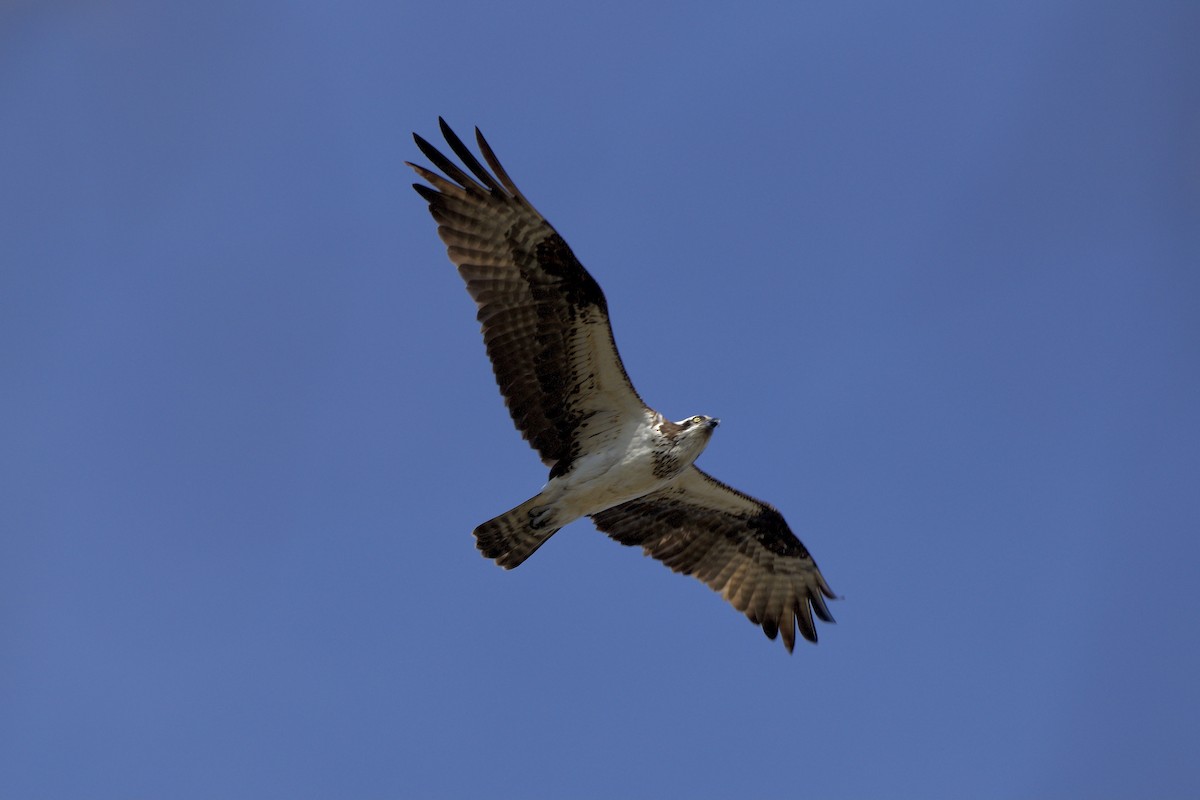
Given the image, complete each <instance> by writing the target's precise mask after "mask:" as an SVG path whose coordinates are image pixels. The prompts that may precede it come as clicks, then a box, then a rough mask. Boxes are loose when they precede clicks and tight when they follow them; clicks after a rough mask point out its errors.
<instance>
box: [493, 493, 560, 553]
mask: <svg viewBox="0 0 1200 800" xmlns="http://www.w3.org/2000/svg"><path fill="white" fill-rule="evenodd" d="M540 502H543V501H542V500H541V497H540V495H539V496H538V497H531V498H530V499H528V500H526V501H525V502H524V503H521V505H519V506H517V507H516V508H514V509H512V510H511V511H506V512H505V513H503V514H501V515H500V516H498V517H496V518H495V519H489V520H488V521H487V522H485V523H483V524H482V525H480V526H479V527H478V528H476V529H475V546H476V547H478V548H479V551H480V552H481V553H483V554H484V555H485V556H487V557H488V558H492V559H495V561H496V563H497V564H499V565H500V566H502V567H504V568H505V569H512V568H514V567H519V566H520V565H521V564H522V563H523V562H524V561H525V559H527V558H529V557H530V556H531V555H533V553H534V551H535V550H537V549H538V548H539V547H541V546H542V545H543V544H545V543H546V540H547V539H549V538H550V537H551V536H553V535H554V534H556V533H558V530H559V529H558V528H555V527H551V525H549V524H547V525H543V526H542V527H537V528H535V527H534V516H533V515H532V512H533V510H534V509H535V508H537V507H538V504H539V503H540Z"/></svg>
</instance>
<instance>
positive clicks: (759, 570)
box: [406, 118, 835, 652]
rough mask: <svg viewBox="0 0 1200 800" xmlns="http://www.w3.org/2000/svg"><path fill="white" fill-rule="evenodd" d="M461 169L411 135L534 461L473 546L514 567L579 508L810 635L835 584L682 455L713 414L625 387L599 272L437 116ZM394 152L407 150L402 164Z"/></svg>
mask: <svg viewBox="0 0 1200 800" xmlns="http://www.w3.org/2000/svg"><path fill="white" fill-rule="evenodd" d="M438 122H439V123H440V125H441V130H442V135H443V136H445V138H446V142H447V143H448V144H449V145H450V149H451V150H453V151H454V153H455V154H456V155H457V156H458V157H459V159H461V161H462V163H463V164H464V165H465V166H466V168H467V169H468V170H470V172H471V174H470V175H468V174H467V173H466V172H464V171H463V170H462V169H461V168H460V167H459V166H458V165H456V164H455V163H454V162H453V161H451V160H450V159H449V158H447V157H446V156H444V155H443V154H442V153H440V152H439V151H438V150H437V149H436V148H435V147H433V145H431V144H429V142H427V141H425V140H424V139H422V138H421V137H420V136H418V135H416V134H415V133H414V134H413V138H414V139H415V140H416V143H417V146H418V147H419V148H420V149H421V152H422V153H424V154H425V156H426V157H427V158H428V159H429V160H430V161H432V162H433V164H434V166H436V167H437V168H438V169H440V170H441V171H442V172H443V173H444V175H445V177H443V176H442V175H439V174H437V173H436V172H433V171H431V170H429V169H426V168H424V167H421V166H418V165H416V164H411V163H409V164H408V166H410V167H412V168H413V169H414V170H416V172H417V174H418V175H420V176H421V178H423V179H424V180H426V181H428V182H429V184H431V186H432V188H430V186H424V185H422V184H413V188H414V189H416V190H417V192H418V193H419V194H420V195H421V197H423V198H425V200H427V201H429V212H430V213H431V214H432V215H433V218H434V220H435V221H436V222H437V223H438V235H439V236H440V237H441V239H442V241H443V242H445V244H446V247H447V250H448V252H449V255H450V260H451V261H452V262H453V263H454V264H455V265H456V266H457V267H458V272H459V274H460V275H461V276H462V278H463V280H464V281H466V284H467V291H468V292H469V293H470V294H471V297H472V298H474V300H475V304H476V305H477V306H478V307H479V313H478V319H479V322H480V324H481V326H482V329H483V339H484V342H485V344H486V346H487V352H488V356H489V357H490V358H491V361H492V369H493V371H494V372H495V375H496V382H497V383H498V384H499V385H500V392H501V394H502V395H503V396H504V401H505V404H506V405H507V406H508V411H509V413H510V414H511V415H512V419H513V422H514V423H516V426H517V429H518V430H519V431H520V432H521V435H522V436H524V437H525V439H526V440H527V441H528V442H529V443H530V444H531V445H532V446H533V448H534V449H535V450H537V452H538V454H539V455H540V456H541V458H542V462H543V463H544V464H545V465H546V466H548V467H549V468H550V478H549V481H548V482H547V483H546V485H545V487H544V488H543V489H542V491H540V492H539V493H538V494H537V495H536V496H534V497H532V498H530V499H529V500H526V501H525V502H524V503H521V505H519V506H517V507H516V508H514V509H512V510H511V511H508V512H506V513H504V514H501V515H500V516H498V517H496V518H495V519H492V520H489V521H487V522H485V523H483V524H482V525H480V526H479V527H478V528H476V529H475V539H476V544H477V546H478V547H479V550H480V551H481V552H482V553H483V555H485V556H486V557H488V558H491V559H495V561H496V563H497V564H499V565H500V566H501V567H504V568H505V569H512V568H513V567H516V566H519V565H520V564H521V563H523V562H524V561H525V559H527V558H529V556H530V555H532V554H533V552H534V551H535V550H537V549H538V548H539V547H541V546H542V545H543V544H545V542H546V540H547V539H549V538H550V537H551V536H553V535H554V534H555V533H556V532H557V531H558V530H559V529H560V528H562V527H563V526H564V525H567V524H568V523H570V522H573V521H574V520H577V519H579V518H580V517H591V518H592V521H593V522H594V523H595V524H596V527H597V528H599V529H600V530H601V531H603V532H604V533H607V534H608V535H609V536H611V537H612V538H613V539H616V540H617V541H618V542H620V543H621V544H624V545H631V546H639V547H641V548H643V549H644V550H645V552H646V553H647V554H648V555H651V556H653V557H654V558H656V559H658V560H660V561H662V562H663V563H664V564H666V565H667V566H668V567H670V568H671V569H673V570H674V571H676V572H681V573H683V574H685V575H694V576H695V577H697V578H699V579H700V580H702V581H704V582H705V583H706V584H708V585H709V586H710V587H712V588H713V589H715V590H716V591H717V592H719V593H720V594H721V596H722V597H724V598H725V599H726V600H728V601H729V602H730V603H732V604H733V606H734V607H735V608H737V609H738V610H739V611H741V612H742V613H744V614H745V615H746V616H747V617H749V618H750V620H751V621H752V622H754V623H755V624H757V625H761V626H762V629H763V631H764V632H765V633H766V635H767V636H768V637H769V638H771V639H774V638H775V637H776V635H778V634H779V633H782V634H783V643H784V645H786V647H787V649H788V651H789V652H791V651H792V649H793V647H795V644H796V627H797V626H798V627H799V629H800V634H801V635H802V636H804V638H805V639H808V640H809V641H813V642H815V641H816V640H817V630H816V626H815V625H814V624H813V618H812V614H813V612H816V615H817V616H818V617H820V618H821V619H822V620H824V621H825V622H833V616H832V615H831V614H830V613H829V609H828V608H827V607H826V605H825V600H824V598H823V597H822V595H823V596H824V597H828V598H830V599H833V598H834V597H835V595H834V594H833V591H832V590H831V589H830V588H829V585H828V584H827V583H826V582H825V578H824V577H822V575H821V572H820V570H818V569H817V565H816V563H815V562H814V561H813V559H812V556H810V555H809V553H808V550H807V549H805V547H804V545H803V544H801V542H800V540H799V539H797V538H796V536H795V534H793V533H792V531H791V529H790V528H788V525H787V523H786V522H784V519H783V516H782V515H781V514H780V513H779V511H777V510H776V509H775V508H774V507H772V506H770V505H768V504H766V503H763V502H761V501H759V500H756V499H754V498H753V497H750V496H749V495H746V494H743V493H742V492H739V491H737V490H736V489H733V488H731V487H729V486H726V485H725V484H724V483H721V482H720V481H718V480H716V479H715V478H712V477H711V476H709V475H707V474H706V473H704V472H702V471H701V470H699V469H697V468H696V466H695V465H694V463H693V462H695V460H696V457H697V456H699V455H700V453H701V451H702V450H704V447H705V446H706V445H707V444H708V441H709V439H710V438H711V437H712V433H713V430H714V429H716V427H717V423H718V420H717V419H714V418H713V417H709V416H704V415H696V416H693V417H688V418H687V419H684V420H681V421H679V422H672V421H670V420H667V419H666V418H664V417H663V415H662V414H660V413H658V412H657V411H655V410H654V409H652V408H650V407H649V406H647V405H646V404H645V403H644V402H643V401H642V398H641V397H640V396H639V395H638V393H637V391H635V390H634V388H633V384H632V383H630V381H629V376H628V375H626V373H625V368H624V366H623V365H622V364H621V358H620V356H619V355H618V354H617V347H616V343H615V342H614V340H613V334H612V328H611V327H610V326H609V322H608V304H607V302H606V301H605V299H604V293H603V292H602V291H601V290H600V286H599V284H597V283H596V281H595V279H593V278H592V276H591V275H589V274H588V272H587V270H585V269H584V268H583V265H582V264H580V263H579V261H578V260H576V258H575V256H574V254H572V252H571V248H570V247H568V246H567V243H566V242H565V241H564V240H563V238H562V237H561V236H559V234H558V233H557V232H556V231H555V230H554V228H552V227H551V226H550V223H549V222H547V221H546V219H545V218H544V217H543V216H542V215H541V214H539V213H538V212H537V210H536V209H534V207H533V206H532V205H531V204H530V203H529V201H528V200H526V199H525V196H524V195H523V194H522V193H521V190H520V189H518V188H517V187H516V185H515V184H514V183H513V182H512V179H511V178H509V177H508V173H507V172H505V170H504V168H503V167H502V166H500V162H499V161H498V160H497V159H496V156H495V154H494V153H493V152H492V148H491V147H489V146H488V143H487V141H486V140H484V138H483V135H482V134H481V133H480V132H479V129H478V128H476V129H475V139H476V141H477V142H478V143H479V149H480V152H481V153H482V154H483V158H484V160H485V161H486V162H487V165H488V167H490V168H491V170H490V171H489V170H488V169H486V168H485V167H484V166H483V165H482V164H480V163H479V161H478V159H476V157H475V156H474V155H473V154H472V153H471V151H470V149H469V148H467V146H466V145H464V144H463V142H462V140H461V139H459V138H458V136H457V135H456V134H455V133H454V131H452V130H451V129H450V127H449V126H448V125H447V124H446V122H445V120H442V119H440V118H439V120H438ZM406 163H408V162H406Z"/></svg>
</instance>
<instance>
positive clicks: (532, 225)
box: [409, 120, 644, 474]
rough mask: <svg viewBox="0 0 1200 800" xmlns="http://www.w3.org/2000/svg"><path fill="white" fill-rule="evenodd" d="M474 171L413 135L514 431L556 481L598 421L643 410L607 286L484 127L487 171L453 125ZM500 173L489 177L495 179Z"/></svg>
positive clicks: (452, 137) (426, 189) (429, 196)
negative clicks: (533, 201) (582, 429)
mask: <svg viewBox="0 0 1200 800" xmlns="http://www.w3.org/2000/svg"><path fill="white" fill-rule="evenodd" d="M439 123H440V125H441V130H442V134H443V135H444V136H445V138H446V142H447V143H448V144H449V145H450V148H451V150H453V151H454V153H455V155H457V156H458V157H459V159H460V160H461V161H462V163H463V164H464V165H465V166H466V168H467V170H468V171H469V173H470V174H468V172H467V171H464V170H463V169H462V168H460V167H459V166H458V165H457V164H455V163H454V162H453V161H451V160H450V159H449V158H447V157H446V156H445V155H443V154H442V153H441V152H439V151H438V149H437V148H435V147H434V146H433V145H431V144H429V142H427V141H425V140H424V139H422V138H421V137H420V136H417V135H416V134H414V135H413V138H414V140H415V141H416V143H417V146H418V147H419V148H420V149H421V152H422V153H424V154H425V156H426V157H427V158H428V159H429V160H430V161H431V162H433V164H434V166H436V167H437V168H438V169H439V170H441V172H442V173H443V175H444V177H443V175H439V174H437V173H436V172H433V171H431V170H428V169H426V168H424V167H421V166H418V165H415V164H409V166H411V167H412V168H413V169H414V170H416V172H417V174H418V175H420V176H421V178H423V179H424V180H426V181H427V182H428V183H429V184H430V186H424V185H421V184H414V186H413V188H415V189H416V190H417V192H418V193H419V194H420V195H421V196H422V197H423V198H425V200H426V201H428V203H429V212H430V214H431V215H432V216H433V218H434V220H436V221H437V223H438V235H439V236H440V237H441V238H442V241H443V242H445V243H446V249H447V252H448V253H449V256H450V260H451V261H452V262H453V263H454V264H455V265H456V266H457V267H458V272H459V274H460V275H461V276H462V278H463V280H464V281H465V282H466V284H467V291H468V292H469V293H470V295H471V297H472V298H473V299H474V300H475V303H476V305H477V306H478V309H479V312H478V319H479V323H480V327H481V328H482V332H483V339H484V343H485V345H486V346H487V352H488V357H489V358H490V359H491V362H492V370H493V372H494V373H495V376H496V383H497V385H499V387H500V392H501V394H502V395H503V396H504V400H505V404H506V405H507V406H508V410H509V413H510V414H511V416H512V419H513V422H514V423H515V424H516V426H517V429H518V430H519V431H520V432H521V434H522V435H523V436H524V437H525V438H526V439H527V440H528V441H529V442H530V444H532V445H533V447H534V448H535V449H536V450H537V451H538V453H539V454H540V455H541V457H542V461H543V462H544V463H545V464H547V465H548V466H550V467H551V468H552V470H554V472H556V473H557V474H562V473H563V472H565V471H566V470H567V469H568V468H569V466H570V462H571V460H572V458H573V457H574V456H575V455H577V448H578V442H577V441H576V440H575V431H576V430H577V428H578V426H579V424H580V422H581V421H582V420H583V419H585V418H587V417H588V415H589V414H591V413H593V412H596V411H600V410H608V411H619V412H633V413H636V412H640V411H641V410H642V409H643V408H644V404H643V403H642V402H641V399H640V398H638V396H637V393H636V392H635V391H634V389H633V386H632V384H631V383H630V382H629V378H628V376H627V375H626V374H625V370H624V367H623V366H622V365H621V359H620V356H619V355H618V354H617V349H616V344H615V343H614V341H613V338H612V330H611V328H610V327H609V323H608V304H607V302H606V301H605V299H604V293H603V291H601V289H600V285H599V284H598V283H596V281H595V279H593V278H592V276H591V275H590V274H588V271H587V270H586V269H584V267H583V265H582V264H580V263H579V260H578V259H577V258H576V257H575V254H574V253H572V252H571V248H570V247H569V246H568V245H567V243H566V241H564V240H563V238H562V237H561V236H559V235H558V233H557V232H556V231H555V230H554V228H552V227H551V226H550V223H548V222H547V221H546V220H545V218H544V217H542V215H541V214H539V213H538V212H537V210H536V209H534V207H533V206H532V205H530V203H529V201H528V200H526V199H525V196H524V195H523V194H522V193H521V192H520V190H519V189H517V187H516V185H515V184H514V183H513V182H512V179H511V178H509V176H508V173H507V172H506V171H505V170H504V168H503V167H502V166H501V165H500V162H499V161H498V160H497V159H496V156H495V154H494V153H493V152H492V149H491V147H489V146H488V144H487V142H486V141H485V140H484V138H483V135H482V134H480V133H479V131H478V129H476V131H475V135H476V141H477V142H478V145H479V149H480V152H481V153H482V154H483V158H484V161H486V162H487V167H485V166H484V165H483V164H481V163H480V162H479V160H478V159H477V158H476V157H475V156H474V154H472V153H471V151H470V150H469V149H468V148H467V146H466V145H465V144H463V142H462V140H461V139H459V138H458V136H457V135H456V134H455V133H454V131H452V130H451V129H450V127H449V126H448V125H447V124H446V123H445V121H444V120H439ZM488 168H490V171H489V169H488Z"/></svg>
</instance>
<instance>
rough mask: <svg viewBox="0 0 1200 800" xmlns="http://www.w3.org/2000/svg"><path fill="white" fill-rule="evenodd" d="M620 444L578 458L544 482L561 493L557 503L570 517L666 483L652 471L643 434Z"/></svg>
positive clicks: (653, 461)
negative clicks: (559, 475) (548, 482)
mask: <svg viewBox="0 0 1200 800" xmlns="http://www.w3.org/2000/svg"><path fill="white" fill-rule="evenodd" d="M623 444H624V446H618V447H610V448H607V449H606V450H604V451H602V452H600V453H595V454H591V455H587V456H584V457H582V458H580V459H579V460H578V461H576V462H575V464H573V465H572V469H571V471H570V472H569V473H568V474H566V475H563V476H561V477H559V478H555V479H554V480H553V481H551V482H550V484H548V485H547V488H548V489H556V490H558V491H557V492H556V493H559V492H561V494H560V497H561V500H560V502H559V505H560V506H561V507H562V508H563V510H564V511H568V512H570V513H571V515H572V516H576V515H577V516H585V515H588V514H595V513H598V512H600V511H604V510H605V509H608V508H612V507H613V506H616V505H620V504H621V503H625V502H628V501H630V500H634V499H637V498H638V497H642V496H643V495H646V494H649V493H650V492H653V491H656V490H657V489H660V488H661V487H662V486H664V485H666V484H667V483H668V482H669V479H664V478H663V477H661V476H659V475H656V474H655V471H654V467H655V459H654V451H653V449H652V447H651V445H650V442H648V441H646V440H645V438H644V437H639V436H637V435H636V433H635V435H633V436H631V437H630V438H629V439H628V440H627V441H626V442H624V443H623ZM556 483H557V484H558V485H557V486H556V485H555V484H556Z"/></svg>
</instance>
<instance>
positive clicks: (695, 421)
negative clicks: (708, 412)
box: [692, 415, 704, 425]
mask: <svg viewBox="0 0 1200 800" xmlns="http://www.w3.org/2000/svg"><path fill="white" fill-rule="evenodd" d="M701 422H704V417H701V416H699V415H696V416H694V417H692V424H693V425H699V424H700V423H701Z"/></svg>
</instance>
